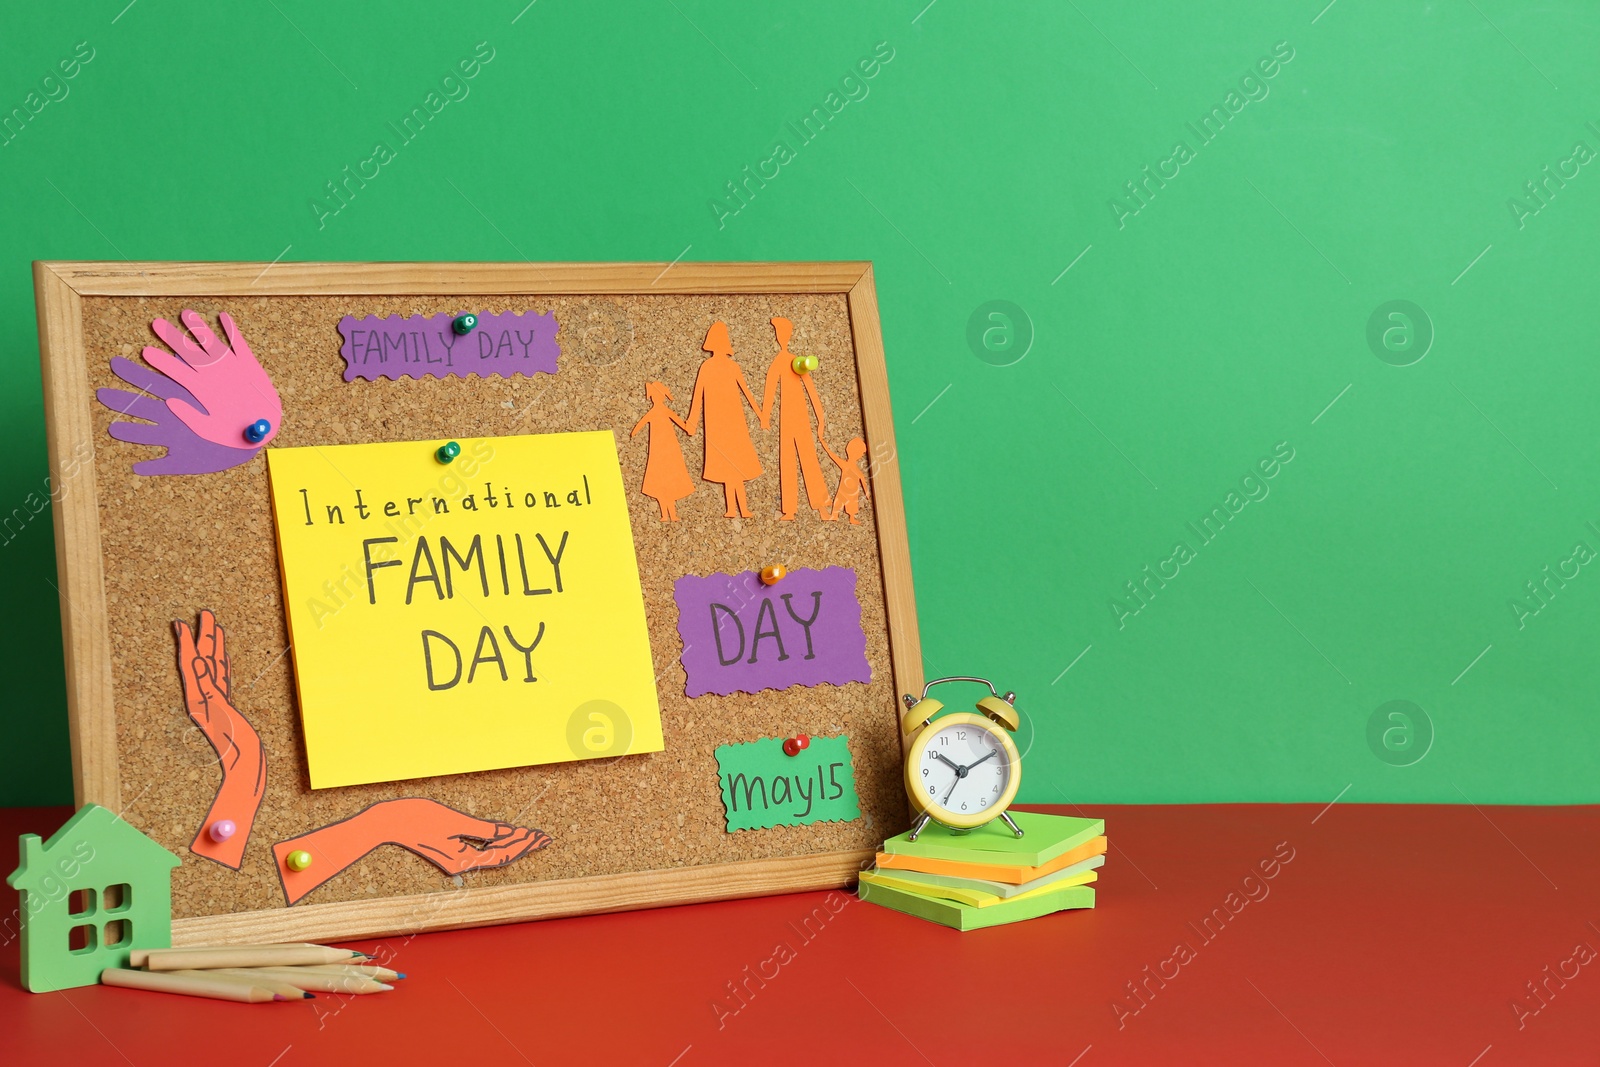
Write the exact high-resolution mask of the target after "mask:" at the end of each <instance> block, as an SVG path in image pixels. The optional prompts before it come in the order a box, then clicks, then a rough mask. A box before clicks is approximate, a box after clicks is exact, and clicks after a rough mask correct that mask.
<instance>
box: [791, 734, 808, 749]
mask: <svg viewBox="0 0 1600 1067" xmlns="http://www.w3.org/2000/svg"><path fill="white" fill-rule="evenodd" d="M794 743H795V744H797V745H799V746H800V748H801V749H802V750H803V749H807V748H810V747H811V738H810V736H809V735H807V734H795V735H794Z"/></svg>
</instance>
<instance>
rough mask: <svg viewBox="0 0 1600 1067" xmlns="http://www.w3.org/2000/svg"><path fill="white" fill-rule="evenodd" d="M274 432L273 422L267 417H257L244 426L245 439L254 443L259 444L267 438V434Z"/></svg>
mask: <svg viewBox="0 0 1600 1067" xmlns="http://www.w3.org/2000/svg"><path fill="white" fill-rule="evenodd" d="M271 432H272V423H270V422H268V421H267V420H266V419H257V420H256V421H255V422H252V423H251V424H250V425H249V426H246V427H245V428H244V439H245V440H246V441H249V442H250V443H251V444H253V445H259V444H260V443H261V442H262V441H265V440H266V439H267V434H269V433H271Z"/></svg>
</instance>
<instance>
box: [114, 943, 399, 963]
mask: <svg viewBox="0 0 1600 1067" xmlns="http://www.w3.org/2000/svg"><path fill="white" fill-rule="evenodd" d="M268 948H270V949H280V948H320V949H328V950H330V951H333V952H347V951H348V952H355V951H356V950H354V949H335V948H333V947H332V946H330V945H314V944H312V943H311V942H309V941H280V942H271V943H266V944H260V945H249V944H245V945H183V946H181V947H179V948H162V949H151V948H136V949H134V950H133V952H132V954H131V955H130V957H129V960H128V965H129V966H130V967H144V966H145V962H146V960H147V958H148V957H149V955H150V953H152V952H213V951H215V950H217V949H226V950H228V951H230V952H232V951H241V950H244V949H268ZM357 955H358V956H361V958H363V959H366V958H369V957H367V956H366V955H365V954H364V953H359V952H357ZM294 966H303V965H301V964H295V965H294Z"/></svg>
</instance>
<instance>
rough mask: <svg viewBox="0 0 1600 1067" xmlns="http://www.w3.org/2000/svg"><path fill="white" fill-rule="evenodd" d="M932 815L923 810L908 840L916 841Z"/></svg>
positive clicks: (907, 837)
mask: <svg viewBox="0 0 1600 1067" xmlns="http://www.w3.org/2000/svg"><path fill="white" fill-rule="evenodd" d="M932 817H933V816H931V815H929V814H928V813H927V812H923V813H922V815H921V816H920V817H919V818H918V819H917V821H916V824H915V825H913V826H912V827H911V832H910V833H909V834H907V835H906V840H907V841H915V840H916V839H917V835H918V834H920V833H922V828H923V827H924V826H927V825H928V820H929V819H931V818H932ZM1006 821H1007V822H1010V821H1011V820H1009V819H1007V820H1006Z"/></svg>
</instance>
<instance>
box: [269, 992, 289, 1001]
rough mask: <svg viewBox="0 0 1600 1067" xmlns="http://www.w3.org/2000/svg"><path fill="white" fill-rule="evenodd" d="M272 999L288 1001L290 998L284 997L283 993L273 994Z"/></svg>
mask: <svg viewBox="0 0 1600 1067" xmlns="http://www.w3.org/2000/svg"><path fill="white" fill-rule="evenodd" d="M272 999H273V1000H288V999H289V998H288V997H286V996H284V995H283V994H282V993H274V994H272Z"/></svg>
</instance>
